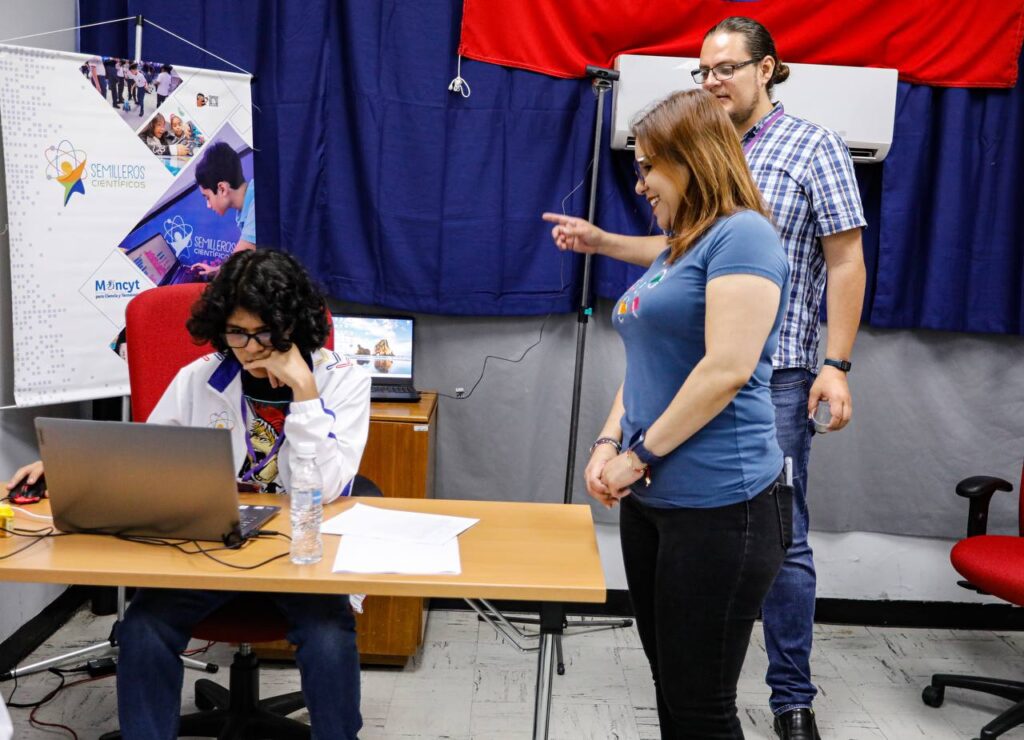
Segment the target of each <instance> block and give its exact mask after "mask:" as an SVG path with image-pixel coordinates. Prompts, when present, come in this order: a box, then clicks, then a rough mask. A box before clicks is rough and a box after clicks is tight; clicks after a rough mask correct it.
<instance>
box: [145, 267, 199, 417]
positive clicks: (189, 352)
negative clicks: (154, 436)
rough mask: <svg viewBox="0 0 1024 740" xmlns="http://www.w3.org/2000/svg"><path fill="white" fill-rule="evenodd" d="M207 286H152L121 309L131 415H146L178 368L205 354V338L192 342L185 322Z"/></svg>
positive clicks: (195, 284) (194, 284) (147, 415)
mask: <svg viewBox="0 0 1024 740" xmlns="http://www.w3.org/2000/svg"><path fill="white" fill-rule="evenodd" d="M205 287H206V285H205V284H204V283H185V284H182V285H168V286H165V287H163V288H152V289H150V290H147V291H145V292H144V293H140V294H139V295H137V296H135V297H134V298H133V299H132V300H131V302H130V303H129V304H128V308H127V309H126V310H125V329H126V335H125V338H126V341H127V343H128V347H127V349H128V382H129V384H130V385H131V389H132V419H134V420H135V421H146V419H148V418H149V415H150V413H151V412H152V411H153V407H154V406H156V404H157V402H158V401H159V400H160V397H161V396H163V394H164V391H165V390H167V386H168V385H170V383H171V381H172V380H174V376H175V375H177V374H178V371H179V370H180V369H181V368H183V367H185V365H187V364H189V363H190V362H192V361H193V360H195V359H198V358H200V357H202V356H203V355H206V354H209V353H210V352H212V351H213V348H212V347H211V346H210V345H209V344H196V343H195V342H194V341H193V340H192V337H191V335H189V333H188V330H187V329H186V328H185V322H186V321H187V320H188V318H189V316H191V314H192V305H193V304H194V303H195V302H196V300H197V299H198V298H199V296H200V295H201V294H202V292H203V289H204V288H205Z"/></svg>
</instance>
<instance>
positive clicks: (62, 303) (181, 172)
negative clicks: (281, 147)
mask: <svg viewBox="0 0 1024 740" xmlns="http://www.w3.org/2000/svg"><path fill="white" fill-rule="evenodd" d="M250 79H251V78H250V77H249V76H248V75H243V74H234V73H227V72H217V71H211V70H203V69H196V68H190V67H178V66H176V65H173V64H169V63H166V62H152V61H133V60H128V59H118V58H114V57H100V56H93V55H86V54H72V53H67V52H56V51H47V50H40V49H29V48H24V47H17V46H5V45H0V121H2V122H3V147H4V174H5V176H6V184H7V211H8V223H9V229H10V234H9V236H10V251H11V300H12V304H13V305H12V316H13V330H14V331H13V334H14V337H13V338H14V397H15V401H16V402H17V404H18V405H19V406H34V405H41V404H48V403H57V402H66V401H78V400H85V399H92V398H103V397H110V396H119V395H126V394H127V393H128V373H127V368H126V365H125V360H124V356H125V348H124V311H125V306H126V305H127V304H128V302H129V301H130V300H131V299H132V298H133V297H135V296H136V295H138V294H139V293H140V292H142V291H144V290H148V289H149V288H152V287H155V286H158V285H172V284H176V283H186V282H200V281H204V280H207V279H209V276H210V275H211V274H213V273H214V272H215V271H216V270H217V267H218V266H219V264H220V263H221V262H223V260H224V259H226V258H227V257H228V256H229V255H230V254H231V253H232V252H233V251H235V250H236V249H243V248H247V247H252V246H254V245H255V244H256V224H255V221H256V220H255V184H254V183H253V161H252V157H253V153H252V142H253V138H252V102H251V95H250V88H249V86H250Z"/></svg>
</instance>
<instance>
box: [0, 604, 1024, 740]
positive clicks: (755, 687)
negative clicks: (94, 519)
mask: <svg viewBox="0 0 1024 740" xmlns="http://www.w3.org/2000/svg"><path fill="white" fill-rule="evenodd" d="M110 625H111V618H110V617H100V618H96V617H93V616H92V615H91V614H90V613H89V612H88V611H84V610H83V611H81V612H79V613H78V615H77V616H76V617H75V618H74V619H73V620H72V621H71V622H70V623H69V624H68V625H66V626H65V627H64V628H63V629H62V630H60V631H59V632H58V633H57V634H56V635H54V638H53V640H52V641H51V642H49V643H47V644H46V645H44V646H42V647H41V648H40V649H39V650H38V651H37V652H36V654H35V655H34V656H33V658H34V659H42V658H45V657H49V656H51V655H54V654H59V653H61V652H64V651H67V650H69V649H72V648H75V647H80V646H83V645H87V644H91V643H93V642H96V641H98V640H102V639H104V638H105V637H106V635H107V633H108V632H109V630H110ZM230 653H231V648H230V647H229V646H225V645H217V646H214V648H212V649H211V650H210V652H209V656H210V657H211V659H212V660H214V661H216V662H219V663H221V665H223V666H227V664H228V663H230ZM565 659H566V664H567V665H566V674H565V676H561V677H556V680H555V684H554V699H553V702H552V711H551V715H552V720H551V737H552V738H558V739H565V740H580V739H583V738H587V739H589V738H594V739H596V740H605V739H607V738H616V739H617V740H648V739H655V738H658V737H659V733H658V720H657V713H656V712H655V710H654V696H653V690H652V687H651V681H650V673H649V671H648V668H647V662H646V659H645V658H644V656H643V652H642V651H641V649H640V644H639V640H638V639H637V635H636V631H635V629H628V630H614V631H609V632H599V633H592V634H588V635H580V636H575V637H571V638H569V639H567V640H566V642H565ZM813 664H814V668H815V671H816V676H815V677H816V680H817V683H818V686H819V688H820V695H819V697H818V700H817V702H816V707H817V713H818V722H819V725H820V727H821V730H822V735H823V737H825V738H826V739H827V740H868V739H869V738H870V739H871V740H884V739H888V740H916V739H925V740H947V739H948V740H953V739H954V738H973V737H975V736H976V735H977V733H978V730H979V729H980V727H981V726H982V725H984V724H985V723H986V722H988V721H989V720H990V719H991V718H992V717H993V716H995V715H996V714H998V713H999V712H1000V711H1001V710H1002V709H1003V708H1004V707H1006V706H1007V702H1006V701H1004V700H1001V699H997V698H995V697H988V696H984V695H981V694H974V693H973V692H964V691H957V690H953V689H951V690H949V691H948V692H947V695H946V703H945V704H944V705H943V706H942V707H941V708H939V709H933V708H930V707H926V706H924V704H922V702H921V688H922V687H923V686H925V685H926V684H927V682H928V679H929V677H930V676H931V674H932V673H935V672H945V673H954V672H955V673H976V674H979V675H989V676H1005V677H1010V678H1015V677H1019V676H1022V675H1024V634H1022V633H993V632H966V631H950V630H908V629H896V628H876V627H841V626H829V625H820V626H818V627H817V628H816V643H815V654H814V663H813ZM535 665H536V658H535V655H534V654H523V653H519V652H518V651H516V650H515V649H514V648H512V647H511V646H509V645H507V644H505V643H504V642H503V640H502V639H501V638H500V637H498V636H496V635H495V633H494V631H493V630H492V629H491V628H490V627H488V626H487V625H485V624H480V623H478V621H477V619H476V615H475V614H472V613H469V612H437V611H436V612H432V613H431V615H430V620H429V623H428V628H427V635H426V644H425V645H424V649H423V651H422V653H421V654H420V655H419V656H418V657H417V658H416V659H414V660H412V661H411V662H410V663H409V665H408V666H407V667H406V668H405V669H404V670H398V669H389V668H364V669H363V673H362V677H363V698H362V712H363V723H364V728H363V731H362V733H361V734H360V737H361V738H363V740H384V739H391V738H394V739H396V740H398V739H402V740H426V739H427V738H432V739H433V738H452V739H458V740H468V739H469V738H473V739H474V740H475V739H478V738H486V739H487V740H512V739H513V738H529V737H530V734H531V727H532V724H531V722H532V712H533V687H534V676H535V673H534V672H535ZM765 666H766V658H765V653H764V644H763V641H762V639H761V636H760V626H759V625H758V627H756V628H755V634H754V639H753V640H752V642H751V645H750V651H749V652H748V654H747V660H746V664H745V665H744V669H743V675H742V677H741V679H740V686H739V702H738V703H739V710H740V717H741V719H742V722H743V726H744V730H745V732H746V735H747V737H748V738H750V739H751V740H770V739H771V738H773V737H774V735H773V733H772V731H771V715H770V712H769V710H768V707H767V700H768V690H767V688H766V687H765V686H764V681H763V676H764V670H765ZM262 675H263V681H262V690H263V692H264V695H266V696H270V695H273V694H277V693H283V692H285V691H289V690H293V689H294V688H295V687H297V686H298V675H297V672H296V671H295V670H294V668H290V667H286V666H281V665H265V666H264V667H263V669H262ZM199 677H200V674H198V673H195V672H193V671H189V672H187V673H186V684H185V688H184V691H183V694H182V706H183V708H184V709H186V710H189V709H192V708H193V706H194V705H193V696H192V688H191V685H192V683H193V682H194V681H195V679H196V678H199ZM215 678H217V679H218V680H221V681H225V682H226V680H227V672H226V671H221V673H219V674H217V675H216V676H215ZM55 684H56V678H55V677H54V676H52V675H48V674H41V675H36V676H29V677H27V678H25V679H24V680H23V681H21V682H20V683H19V686H18V690H17V694H16V696H15V700H16V701H18V700H20V701H27V700H31V699H33V698H36V697H39V696H41V695H42V694H44V693H45V692H46V690H47V687H51V686H53V685H55ZM12 688H13V684H11V683H10V682H8V683H4V684H0V692H2V694H3V697H4V698H5V699H7V698H8V697H9V696H10V693H11V689H12ZM11 713H12V716H13V719H14V725H15V738H18V740H21V739H22V738H56V737H61V736H64V735H65V733H59V732H54V731H52V730H51V731H44V730H41V729H35V728H32V727H30V726H29V724H28V711H27V710H19V709H15V710H12V712H11ZM298 716H302V715H298ZM38 717H39V718H40V719H42V720H44V721H49V722H63V723H64V724H67V725H70V726H72V727H73V728H75V729H76V730H77V731H78V734H79V737H81V738H83V740H84V739H85V738H95V737H96V736H98V735H99V734H100V733H102V732H105V731H107V730H110V729H113V728H114V727H116V724H117V720H116V702H115V696H114V680H113V677H110V678H104V679H101V680H99V681H96V682H93V683H88V684H84V685H82V686H76V687H72V688H69V689H67V690H65V691H63V692H61V693H60V694H59V695H58V697H57V698H56V699H55V700H54V701H53V702H51V703H49V704H47V705H46V706H45V707H44V708H43V709H42V710H40V712H39V713H38ZM1004 737H1006V738H1008V739H1012V738H1018V739H1019V738H1024V731H1022V730H1020V729H1018V730H1014V731H1013V732H1011V733H1009V734H1007V735H1004Z"/></svg>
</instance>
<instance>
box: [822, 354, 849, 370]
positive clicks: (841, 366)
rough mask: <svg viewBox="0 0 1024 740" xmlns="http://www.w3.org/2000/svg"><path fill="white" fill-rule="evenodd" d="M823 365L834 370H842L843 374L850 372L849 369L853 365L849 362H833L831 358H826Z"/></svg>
mask: <svg viewBox="0 0 1024 740" xmlns="http://www.w3.org/2000/svg"><path fill="white" fill-rule="evenodd" d="M823 364H825V365H831V366H832V367H834V368H838V369H839V370H842V371H843V372H844V373H848V372H850V368H851V367H853V365H851V364H850V362H849V360H833V359H832V358H831V357H826V358H825V362H824V363H823Z"/></svg>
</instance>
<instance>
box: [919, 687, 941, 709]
mask: <svg viewBox="0 0 1024 740" xmlns="http://www.w3.org/2000/svg"><path fill="white" fill-rule="evenodd" d="M945 698H946V688H945V687H944V686H925V687H924V691H922V692H921V701H923V702H924V703H925V704H927V705H928V706H930V707H941V706H942V701H943V699H945Z"/></svg>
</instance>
